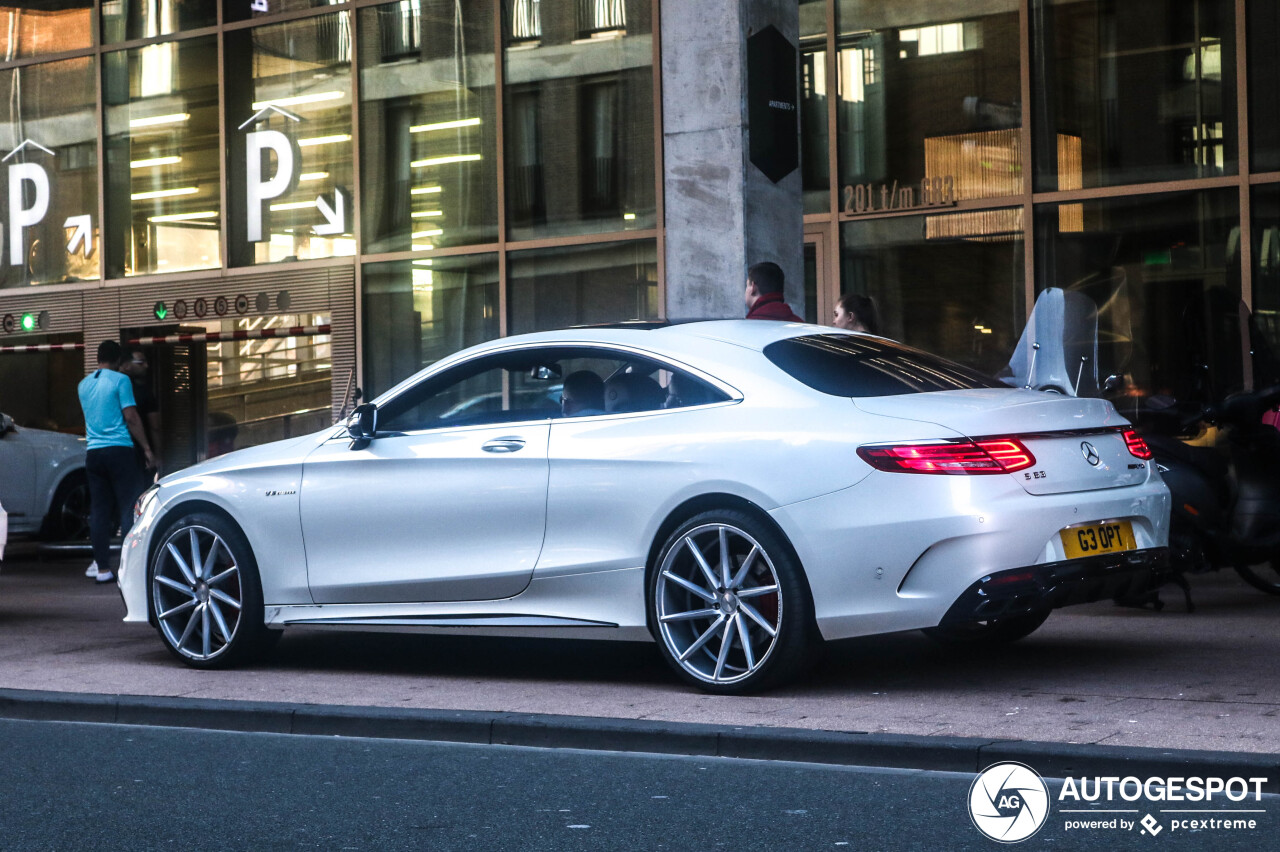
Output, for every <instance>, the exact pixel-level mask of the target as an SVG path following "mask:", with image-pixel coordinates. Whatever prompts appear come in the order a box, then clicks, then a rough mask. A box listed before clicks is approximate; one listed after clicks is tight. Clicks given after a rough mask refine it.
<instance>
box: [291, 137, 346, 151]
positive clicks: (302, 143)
mask: <svg viewBox="0 0 1280 852" xmlns="http://www.w3.org/2000/svg"><path fill="white" fill-rule="evenodd" d="M350 141H351V134H350V133H335V134H333V135H332V136H313V137H311V138H310V139H299V140H298V147H299V148H310V147H312V146H313V145H329V144H331V143H333V142H350Z"/></svg>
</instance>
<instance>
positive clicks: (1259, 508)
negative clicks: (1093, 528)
mask: <svg viewBox="0 0 1280 852" xmlns="http://www.w3.org/2000/svg"><path fill="white" fill-rule="evenodd" d="M1277 402H1280V385H1276V386H1271V387H1268V388H1264V389H1261V390H1256V391H1241V392H1238V393H1234V394H1231V395H1230V396H1228V397H1227V398H1226V399H1224V400H1223V401H1222V402H1221V403H1219V404H1217V405H1210V406H1207V407H1206V408H1204V409H1202V410H1201V411H1199V412H1196V413H1195V414H1194V415H1192V416H1190V417H1183V418H1179V417H1178V416H1177V414H1176V413H1174V412H1161V411H1159V409H1158V408H1152V406H1151V405H1150V404H1148V406H1147V407H1146V411H1145V412H1144V413H1143V414H1140V415H1138V417H1137V419H1138V421H1139V422H1140V423H1141V427H1142V428H1141V429H1140V434H1141V435H1142V437H1143V438H1144V439H1145V440H1146V442H1147V446H1148V447H1150V448H1151V452H1152V453H1153V455H1154V457H1155V458H1154V460H1155V462H1156V465H1157V466H1158V469H1159V471H1160V475H1161V476H1162V477H1163V478H1164V481H1165V484H1166V485H1168V486H1169V491H1170V493H1171V494H1172V496H1173V517H1172V523H1171V525H1170V532H1169V549H1170V556H1171V563H1172V564H1173V566H1174V567H1175V568H1176V570H1178V571H1179V572H1182V573H1190V574H1196V573H1201V572H1204V571H1209V570H1213V569H1215V568H1220V567H1223V566H1228V565H1229V566H1231V567H1233V568H1235V570H1236V573H1238V574H1239V575H1240V576H1241V578H1243V579H1244V580H1245V582H1247V583H1249V585H1251V586H1253V587H1254V588H1257V589H1260V590H1261V591H1264V592H1267V593H1268V594H1272V595H1280V431H1277V430H1276V429H1275V427H1274V426H1270V425H1268V424H1265V423H1263V422H1262V417H1263V415H1264V414H1265V413H1266V412H1267V411H1268V410H1269V409H1271V408H1273V407H1275V405H1276V403H1277ZM1197 423H1206V424H1208V425H1210V426H1212V427H1215V428H1218V429H1220V430H1222V431H1223V432H1224V433H1225V444H1226V453H1225V454H1224V453H1223V452H1221V451H1220V450H1219V449H1215V448H1212V447H1200V446H1193V445H1191V444H1188V443H1186V442H1185V441H1183V440H1181V439H1180V438H1179V434H1185V433H1186V432H1187V431H1188V430H1189V428H1193V427H1194V425H1195V424H1197ZM1189 603H1190V600H1189V599H1188V604H1189Z"/></svg>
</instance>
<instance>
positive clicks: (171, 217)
mask: <svg viewBox="0 0 1280 852" xmlns="http://www.w3.org/2000/svg"><path fill="white" fill-rule="evenodd" d="M217 217H218V211H217V210H199V211H196V212H195V213H165V214H163V215H161V216H148V217H147V221H148V222H188V221H191V220H194V219H216V218H217Z"/></svg>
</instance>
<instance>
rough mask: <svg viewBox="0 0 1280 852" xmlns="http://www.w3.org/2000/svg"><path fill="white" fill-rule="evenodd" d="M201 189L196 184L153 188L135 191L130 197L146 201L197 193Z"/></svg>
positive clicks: (134, 199)
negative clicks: (145, 190) (171, 187)
mask: <svg viewBox="0 0 1280 852" xmlns="http://www.w3.org/2000/svg"><path fill="white" fill-rule="evenodd" d="M199 191H200V190H199V189H198V188H197V187H194V186H180V187H176V188H174V189H153V190H151V191H150V192H135V193H133V194H132V195H130V196H129V198H130V199H131V200H133V201H145V200H146V199H148V198H176V197H177V196H179V195H195V194H196V193H197V192H199Z"/></svg>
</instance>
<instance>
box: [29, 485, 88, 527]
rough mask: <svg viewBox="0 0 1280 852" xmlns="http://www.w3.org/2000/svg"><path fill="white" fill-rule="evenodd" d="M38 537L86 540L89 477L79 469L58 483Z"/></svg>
mask: <svg viewBox="0 0 1280 852" xmlns="http://www.w3.org/2000/svg"><path fill="white" fill-rule="evenodd" d="M40 536H41V538H44V539H46V540H48V541H88V540H89V478H88V477H87V476H86V475H85V472H84V471H83V470H77V471H75V472H73V473H70V474H67V476H66V478H65V479H63V480H62V482H60V483H58V490H57V491H55V492H54V493H53V502H52V503H50V504H49V514H47V515H45V516H44V524H43V526H42V527H41V529H40Z"/></svg>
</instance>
